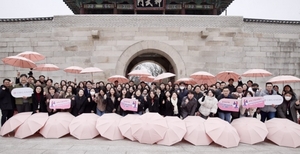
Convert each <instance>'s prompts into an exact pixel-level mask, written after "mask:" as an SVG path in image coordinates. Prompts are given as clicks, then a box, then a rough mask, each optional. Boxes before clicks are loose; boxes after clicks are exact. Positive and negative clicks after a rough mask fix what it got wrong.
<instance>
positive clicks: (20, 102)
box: [14, 83, 34, 105]
mask: <svg viewBox="0 0 300 154" xmlns="http://www.w3.org/2000/svg"><path fill="white" fill-rule="evenodd" d="M25 87H29V88H32V89H34V86H33V85H32V84H29V83H27V84H26V85H25ZM14 88H23V85H22V84H21V83H19V84H16V85H15V86H14ZM27 100H28V103H32V98H31V97H27ZM15 102H16V105H22V104H23V98H15Z"/></svg>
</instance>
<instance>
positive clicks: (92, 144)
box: [0, 134, 300, 154]
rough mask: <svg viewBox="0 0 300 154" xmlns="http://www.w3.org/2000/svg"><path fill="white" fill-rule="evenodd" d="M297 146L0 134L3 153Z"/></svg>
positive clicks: (269, 151)
mask: <svg viewBox="0 0 300 154" xmlns="http://www.w3.org/2000/svg"><path fill="white" fill-rule="evenodd" d="M299 151H300V148H285V147H279V146H277V145H275V144H273V143H271V142H270V141H268V140H267V141H265V142H263V143H259V144H256V145H247V144H240V145H239V146H238V147H236V148H229V149H226V148H222V147H220V146H218V145H217V144H214V143H213V144H212V145H210V146H194V145H191V144H190V143H188V142H186V141H182V142H180V143H178V144H176V145H173V146H162V145H146V144H140V143H138V142H131V141H129V140H119V141H109V140H106V139H104V138H102V137H99V136H98V137H97V138H95V139H92V140H77V139H75V138H74V137H72V136H70V135H69V136H65V137H63V138H61V139H45V138H43V137H42V136H41V135H39V134H36V135H34V136H32V137H29V138H27V139H17V138H14V137H0V153H1V154H2V153H4V154H18V153H20V154H41V153H42V154H52V153H55V154H68V153H70V154H94V153H95V154H96V153H97V154H99V153H115V154H135V153H138V154H144V153H152V154H154V153H155V154H157V153H159V154H192V153H201V154H220V153H222V154H299Z"/></svg>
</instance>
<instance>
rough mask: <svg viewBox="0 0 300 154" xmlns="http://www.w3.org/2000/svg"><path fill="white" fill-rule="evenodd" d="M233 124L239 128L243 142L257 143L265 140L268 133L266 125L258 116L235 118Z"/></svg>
mask: <svg viewBox="0 0 300 154" xmlns="http://www.w3.org/2000/svg"><path fill="white" fill-rule="evenodd" d="M231 125H232V126H233V127H234V128H235V129H236V130H237V132H238V134H239V136H240V138H241V141H240V142H242V143H247V144H256V143H259V142H263V141H264V140H265V138H266V137H267V135H268V130H267V127H266V125H265V124H264V123H263V122H261V121H260V120H258V119H256V118H252V117H242V118H238V119H235V120H233V122H232V123H231Z"/></svg>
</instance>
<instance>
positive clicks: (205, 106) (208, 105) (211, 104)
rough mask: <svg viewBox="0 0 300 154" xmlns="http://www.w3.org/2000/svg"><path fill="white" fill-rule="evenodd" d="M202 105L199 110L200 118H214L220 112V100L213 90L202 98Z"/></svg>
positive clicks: (200, 100)
mask: <svg viewBox="0 0 300 154" xmlns="http://www.w3.org/2000/svg"><path fill="white" fill-rule="evenodd" d="M198 102H199V103H200V104H201V106H200V108H199V112H200V116H201V117H202V118H204V119H207V118H208V117H214V115H215V114H216V113H217V110H218V100H217V98H216V97H215V93H214V91H213V90H208V91H207V92H206V94H205V96H203V97H202V98H200V99H199V100H198Z"/></svg>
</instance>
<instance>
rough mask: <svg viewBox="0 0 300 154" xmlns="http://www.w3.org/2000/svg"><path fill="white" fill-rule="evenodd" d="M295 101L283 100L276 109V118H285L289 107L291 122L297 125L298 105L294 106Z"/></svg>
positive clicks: (299, 106)
mask: <svg viewBox="0 0 300 154" xmlns="http://www.w3.org/2000/svg"><path fill="white" fill-rule="evenodd" d="M296 101H297V100H296V99H292V100H290V101H289V102H288V101H286V100H283V103H282V104H280V105H279V106H278V107H277V116H278V117H279V118H287V110H288V106H289V108H290V110H289V114H290V115H291V116H292V120H293V121H294V122H296V123H298V118H297V110H300V105H296V104H295V102H296Z"/></svg>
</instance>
